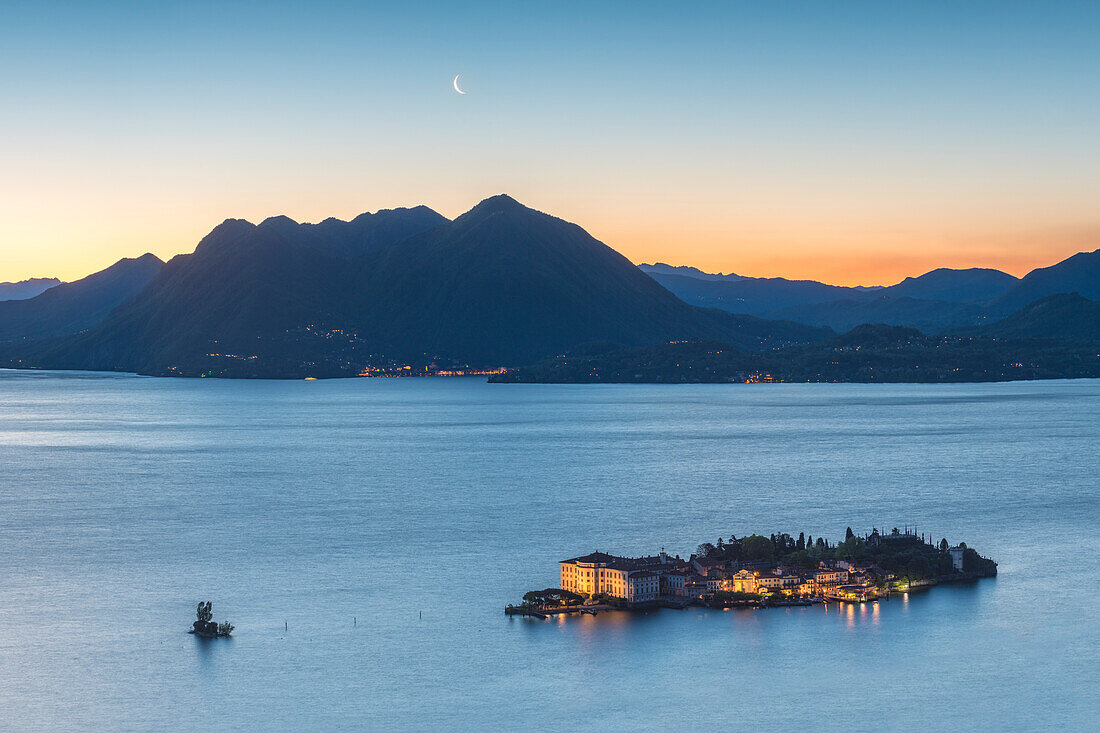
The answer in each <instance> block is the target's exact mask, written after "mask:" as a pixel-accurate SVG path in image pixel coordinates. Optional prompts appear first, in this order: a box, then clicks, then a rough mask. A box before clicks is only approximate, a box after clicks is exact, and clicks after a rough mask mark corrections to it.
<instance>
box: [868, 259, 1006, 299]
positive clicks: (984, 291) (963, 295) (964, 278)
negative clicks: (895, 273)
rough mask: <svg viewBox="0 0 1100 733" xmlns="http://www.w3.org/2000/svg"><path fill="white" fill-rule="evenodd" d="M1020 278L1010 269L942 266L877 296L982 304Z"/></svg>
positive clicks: (910, 278)
mask: <svg viewBox="0 0 1100 733" xmlns="http://www.w3.org/2000/svg"><path fill="white" fill-rule="evenodd" d="M1018 282H1019V280H1018V279H1017V278H1015V277H1013V276H1012V275H1009V274H1008V273H1007V272H1001V271H1000V270H991V269H987V268H980V267H973V268H970V269H967V270H953V269H949V268H946V267H941V268H939V269H936V270H932V271H931V272H926V273H924V274H923V275H920V276H919V277H907V278H905V279H904V280H902V281H901V282H900V283H898V284H897V285H891V286H889V287H886V288H882V289H881V290H879V291H878V292H877V293H875V294H876V295H877V296H885V297H888V298H914V299H916V300H935V301H943V302H948V303H980V302H983V301H986V300H989V299H990V298H994V297H996V296H998V295H1001V294H1002V293H1004V292H1005V291H1006V290H1008V289H1009V288H1011V287H1012V286H1013V285H1015V284H1016V283H1018Z"/></svg>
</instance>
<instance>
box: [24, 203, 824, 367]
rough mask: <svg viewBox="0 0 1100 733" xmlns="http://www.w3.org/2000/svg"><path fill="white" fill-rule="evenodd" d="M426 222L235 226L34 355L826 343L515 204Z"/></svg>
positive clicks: (276, 357)
mask: <svg viewBox="0 0 1100 733" xmlns="http://www.w3.org/2000/svg"><path fill="white" fill-rule="evenodd" d="M428 212H430V210H427V209H424V208H423V207H418V208H417V209H406V210H398V211H396V212H394V213H392V214H389V215H387V216H383V217H381V218H380V217H379V215H378V214H376V215H373V216H371V217H367V218H363V217H359V218H357V219H356V220H353V222H340V223H337V222H336V221H335V220H330V221H329V223H327V224H325V223H324V222H323V223H322V225H323V226H322V225H308V224H297V223H296V222H293V221H291V220H290V219H287V218H286V217H274V218H272V219H268V220H265V221H264V222H263V223H261V224H260V225H258V226H253V225H252V224H249V223H248V222H243V221H240V220H228V221H226V222H225V223H223V224H222V225H220V226H219V227H218V228H216V229H215V230H214V231H213V232H211V234H210V235H208V236H207V237H206V238H205V239H204V240H203V241H202V242H200V244H199V246H198V247H197V248H196V250H195V252H194V253H193V254H191V255H185V256H180V257H175V258H173V259H172V260H171V261H170V262H169V263H168V264H167V265H165V266H164V268H163V270H162V271H161V272H160V274H159V275H158V276H157V277H156V278H155V279H154V280H153V281H152V282H151V283H149V286H148V287H147V288H146V289H145V290H144V291H143V292H142V293H141V294H140V295H139V296H138V297H136V298H134V299H132V300H131V301H130V302H128V303H125V304H124V305H123V306H121V307H119V308H118V309H117V310H116V311H115V312H114V313H112V314H111V315H110V317H108V318H106V319H105V320H104V321H103V322H102V323H100V324H99V325H97V326H96V327H95V328H93V329H91V330H89V331H88V332H87V333H83V334H80V335H79V336H77V337H73V338H70V339H68V340H66V341H64V342H62V343H60V344H55V345H51V347H50V348H49V349H46V350H43V351H42V352H41V353H39V354H38V355H37V356H32V358H33V359H34V360H36V361H37V363H39V364H40V365H48V366H56V367H63V368H94V369H107V370H126V371H138V372H143V373H152V374H181V375H189V374H215V375H220V376H243V377H250V376H275V377H292V376H346V375H351V374H356V373H359V372H360V371H363V370H369V369H371V368H374V367H377V366H380V365H392V364H395V363H406V364H427V363H432V362H437V363H441V364H469V365H477V366H500V365H509V364H522V363H527V362H531V361H534V360H536V359H540V358H543V357H546V356H548V355H551V354H554V353H559V352H561V351H563V350H565V349H568V348H570V347H572V346H574V345H576V344H578V343H582V342H586V341H599V340H608V341H617V342H621V343H625V344H629V345H643V344H655V343H660V342H662V341H667V340H674V339H684V338H697V337H705V338H723V339H725V340H728V341H730V342H732V343H735V344H737V345H738V347H739V348H744V349H746V350H752V349H762V348H771V347H775V346H780V345H783V344H786V343H794V342H806V341H811V340H817V339H820V338H824V337H826V336H827V335H829V332H828V331H825V330H822V329H817V328H812V327H808V326H805V325H801V324H795V323H777V322H771V321H764V320H761V319H757V318H752V317H749V316H733V315H730V314H728V313H723V312H721V311H717V310H705V309H700V308H694V307H692V306H689V305H687V304H685V303H684V302H683V301H681V300H679V299H678V298H676V297H675V296H673V295H672V294H671V293H669V292H668V291H667V290H665V289H664V288H662V287H661V286H660V285H658V284H657V283H656V282H655V281H653V280H652V279H651V278H649V277H648V276H646V275H645V274H644V273H642V272H641V271H639V270H638V269H637V268H636V267H635V266H634V265H632V264H631V263H630V262H629V261H627V260H626V259H625V258H624V257H622V256H621V255H620V254H618V253H617V252H615V251H614V250H612V249H611V248H610V247H607V246H606V245H604V244H602V243H600V242H598V241H596V240H595V239H593V238H592V237H591V236H590V235H588V234H587V233H586V232H585V231H584V230H583V229H581V228H580V227H578V226H576V225H575V224H571V223H569V222H565V221H562V220H561V219H557V218H555V217H552V216H549V215H547V214H543V213H540V212H537V211H534V210H532V209H529V208H527V207H524V206H522V205H521V204H519V203H518V202H516V201H514V200H512V199H511V198H509V197H507V196H495V197H492V198H490V199H487V200H485V201H483V202H482V203H480V204H478V206H476V207H474V208H473V209H472V210H470V211H469V212H467V213H466V214H464V215H463V216H461V217H459V218H458V219H456V220H455V221H453V222H447V221H446V220H445V219H442V217H439V216H438V215H437V214H434V212H430V213H428ZM357 222H358V223H360V224H362V223H370V224H371V225H370V226H369V227H368V229H369V234H368V233H365V231H366V230H364V229H362V228H356V227H357V226H358V225H357V224H356V223H357ZM383 223H384V224H385V227H382V226H381V224H383ZM410 229H414V230H419V231H418V233H416V234H415V235H413V236H405V235H407V234H408V232H409V231H410Z"/></svg>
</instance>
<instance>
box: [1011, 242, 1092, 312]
mask: <svg viewBox="0 0 1100 733" xmlns="http://www.w3.org/2000/svg"><path fill="white" fill-rule="evenodd" d="M1073 292H1077V293H1080V294H1081V295H1082V296H1084V297H1085V298H1089V299H1100V249H1097V250H1093V251H1092V252H1078V253H1077V254H1075V255H1073V256H1072V257H1067V258H1066V259H1064V260H1062V261H1061V262H1057V263H1055V264H1053V265H1051V266H1049V267H1040V268H1038V269H1035V270H1032V271H1031V272H1029V273H1028V274H1026V275H1024V277H1023V279H1022V280H1020V281H1019V282H1018V283H1016V284H1015V285H1013V286H1012V288H1011V289H1009V290H1008V291H1007V292H1005V293H1004V294H1003V295H1002V296H1000V297H999V298H997V299H995V300H994V301H992V302H991V303H990V310H991V311H992V312H993V313H994V314H995V315H1008V314H1010V313H1013V312H1015V311H1018V310H1019V309H1021V308H1023V307H1024V306H1025V305H1027V304H1028V303H1032V302H1034V301H1036V300H1038V299H1039V298H1042V297H1043V296H1045V295H1052V294H1054V293H1073Z"/></svg>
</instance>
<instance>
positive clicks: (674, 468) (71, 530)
mask: <svg viewBox="0 0 1100 733" xmlns="http://www.w3.org/2000/svg"><path fill="white" fill-rule="evenodd" d="M1098 446H1100V381H1073V382H1045V383H1011V384H994V385H951V386H919V385H898V386H883V385H729V386H718V385H714V386H710V385H707V386H704V385H699V386H640V385H639V386H634V385H629V386H626V385H623V386H540V385H489V384H485V383H484V382H483V381H481V380H480V379H407V380H339V381H320V382H269V381H249V382H244V381H215V380H165V379H152V378H142V377H134V376H126V375H104V374H79V373H69V374H63V373H33V372H32V373H25V372H0V608H2V610H3V625H2V631H0V727H3V728H5V729H11V730H27V729H80V730H89V729H91V730H131V729H134V730H148V729H176V730H179V729H195V728H200V729H206V730H234V729H252V730H256V729H260V730H323V729H340V728H344V729H371V730H433V729H436V730H463V729H485V730H518V729H521V728H535V729H541V728H547V727H554V728H558V729H561V730H600V731H607V730H645V729H668V728H677V729H681V730H706V731H711V730H716V729H720V730H743V729H749V728H758V727H768V728H775V727H777V726H781V727H782V728H785V729H814V730H835V729H841V728H846V729H851V728H852V727H853V726H854V727H855V728H868V727H869V728H887V729H912V730H920V731H939V730H976V729H990V730H1005V729H1026V730H1037V729H1049V728H1052V727H1054V726H1058V725H1061V726H1064V727H1066V728H1067V729H1071V730H1079V729H1080V730H1084V729H1094V726H1095V722H1096V718H1097V716H1098V715H1100V696H1098V694H1097V690H1098V689H1100V675H1098V672H1097V670H1098V666H1100V632H1098V631H1097V629H1098V628H1100V613H1098V611H1097V604H1096V601H1097V587H1098V585H1100V540H1098V537H1100V526H1098V520H1100V477H1098V474H1100V469H1098V466H1100V459H1098ZM903 523H909V524H910V525H913V524H915V525H917V527H918V531H927V532H931V533H932V534H933V536H934V537H936V538H937V539H938V538H940V537H943V536H946V537H947V538H948V539H949V540H951V541H952V542H956V541H959V540H964V541H966V542H967V543H968V544H970V545H972V546H974V547H976V548H977V549H978V550H979V552H982V553H983V554H986V555H988V556H991V557H993V558H995V559H996V560H998V561H999V562H1000V572H1001V574H1000V576H999V577H998V578H997V579H995V580H985V581H981V582H978V583H976V584H973V585H968V586H960V587H945V588H937V589H934V590H932V591H930V592H928V593H925V594H920V595H912V596H910V597H909V598H908V599H907V600H893V601H890V602H889V603H882V604H878V605H876V606H868V607H862V608H850V609H846V610H842V611H838V610H837V609H828V610H823V609H821V608H812V609H786V610H778V609H777V610H769V611H755V612H754V611H738V612H732V611H731V612H716V611H703V610H688V611H682V612H677V611H658V612H653V613H649V614H645V615H635V616H628V615H625V614H601V615H600V616H598V617H596V618H590V617H585V618H571V619H562V620H557V621H534V620H525V619H506V618H505V617H504V616H503V614H502V609H503V607H504V605H505V604H506V603H508V602H510V601H515V600H517V599H518V598H519V596H520V595H522V593H523V592H524V591H526V590H529V589H531V588H533V587H547V586H556V585H557V584H558V577H557V565H556V562H557V561H558V560H560V559H563V558H566V557H572V556H575V555H578V554H582V553H587V552H590V551H592V550H594V549H597V548H598V549H600V550H604V551H610V552H616V553H628V554H637V553H643V552H646V553H652V552H655V551H657V550H659V549H660V548H661V547H665V548H666V549H668V550H669V551H670V552H672V553H674V554H675V553H679V554H682V555H686V554H687V553H689V552H690V551H691V550H692V549H693V548H694V547H695V546H696V545H697V544H698V543H700V542H702V541H712V542H713V541H714V540H715V539H716V538H718V537H719V536H723V537H728V536H729V534H730V533H734V534H736V535H738V536H740V535H743V534H747V533H750V532H753V531H759V532H762V533H764V534H768V533H770V532H772V531H789V532H792V533H794V534H797V533H798V532H800V531H804V532H807V533H809V534H812V535H814V536H815V537H816V536H818V535H825V536H828V537H830V538H832V539H839V538H840V537H842V536H843V532H844V528H845V527H846V526H848V525H851V526H852V527H853V528H854V529H856V530H857V531H865V530H867V529H869V528H870V527H871V526H872V525H880V526H886V527H892V526H894V525H899V526H900V525H902V524H903ZM200 599H209V600H212V601H213V602H214V612H215V618H217V619H223V618H228V619H229V620H230V621H232V622H233V623H234V624H235V625H236V627H237V631H236V633H235V636H234V638H233V639H231V640H227V641H226V640H221V641H217V642H203V641H201V640H197V639H195V638H193V637H191V636H188V635H187V634H185V633H184V631H185V629H186V628H187V627H188V625H189V624H190V622H191V620H192V618H193V615H194V608H195V604H196V603H197V602H198V601H199V600H200ZM421 615H422V618H421ZM353 619H354V620H355V621H354V623H353Z"/></svg>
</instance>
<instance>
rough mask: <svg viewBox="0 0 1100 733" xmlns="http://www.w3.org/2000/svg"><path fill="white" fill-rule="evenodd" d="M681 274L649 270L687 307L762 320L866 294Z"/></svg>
mask: <svg viewBox="0 0 1100 733" xmlns="http://www.w3.org/2000/svg"><path fill="white" fill-rule="evenodd" d="M692 269H694V268H692ZM683 272H684V270H683V269H681V271H680V272H678V273H675V274H673V273H669V272H665V271H661V270H658V269H652V268H650V270H649V276H650V277H652V278H653V279H654V280H656V281H657V282H659V283H660V284H661V285H663V286H664V287H665V288H667V289H668V290H669V291H671V292H672V293H674V294H676V296H677V297H679V298H681V299H682V300H683V301H684V302H686V303H691V304H692V305H698V306H702V307H705V308H719V309H721V310H724V311H727V312H729V313H747V314H750V315H757V316H765V314H769V313H772V312H773V311H777V310H779V309H781V308H787V307H790V306H795V305H802V304H806V303H824V302H827V301H830V300H839V299H843V298H857V297H860V296H862V295H863V294H864V293H865V292H866V290H865V289H862V288H846V287H841V286H839V285H827V284H825V283H820V282H817V281H815V280H787V279H786V278H782V277H767V278H765V277H742V278H740V279H736V280H730V279H725V278H723V279H711V278H707V279H704V278H699V277H695V276H693V275H685V274H683ZM703 274H706V273H703ZM766 317H770V316H766Z"/></svg>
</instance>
